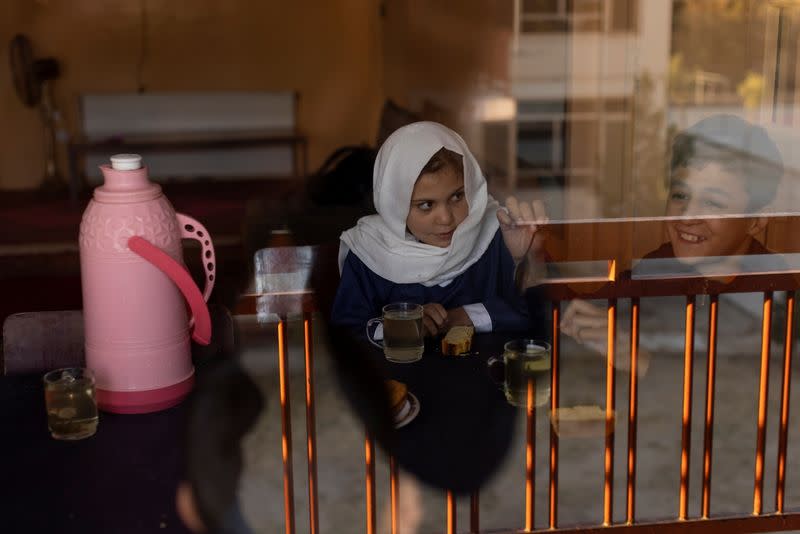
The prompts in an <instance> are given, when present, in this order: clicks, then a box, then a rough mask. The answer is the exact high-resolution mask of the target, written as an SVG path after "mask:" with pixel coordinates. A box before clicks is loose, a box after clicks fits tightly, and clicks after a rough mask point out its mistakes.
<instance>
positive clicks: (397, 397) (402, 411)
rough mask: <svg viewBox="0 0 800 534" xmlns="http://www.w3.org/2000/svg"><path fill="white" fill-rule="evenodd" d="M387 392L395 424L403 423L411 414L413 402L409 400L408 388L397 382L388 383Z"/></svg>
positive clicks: (390, 381)
mask: <svg viewBox="0 0 800 534" xmlns="http://www.w3.org/2000/svg"><path fill="white" fill-rule="evenodd" d="M386 391H387V392H388V393H389V407H390V409H391V412H392V421H393V422H394V424H397V423H399V422H401V421H402V420H403V419H405V418H406V416H408V414H409V412H411V402H409V400H408V388H407V387H406V385H405V384H403V383H402V382H398V381H397V380H387V381H386Z"/></svg>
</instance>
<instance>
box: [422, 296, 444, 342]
mask: <svg viewBox="0 0 800 534" xmlns="http://www.w3.org/2000/svg"><path fill="white" fill-rule="evenodd" d="M446 325H447V310H445V309H444V306H442V305H441V304H439V303H438V302H429V303H428V304H425V305H423V306H422V329H423V330H424V331H425V335H426V336H436V335H439V332H441V331H442V329H444V328H445V327H446Z"/></svg>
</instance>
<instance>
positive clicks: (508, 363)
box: [503, 339, 550, 407]
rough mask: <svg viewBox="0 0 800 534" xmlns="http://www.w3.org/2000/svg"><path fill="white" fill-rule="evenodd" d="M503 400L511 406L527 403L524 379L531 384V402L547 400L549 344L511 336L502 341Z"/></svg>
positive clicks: (542, 402) (538, 402) (548, 396)
mask: <svg viewBox="0 0 800 534" xmlns="http://www.w3.org/2000/svg"><path fill="white" fill-rule="evenodd" d="M503 360H504V361H505V381H504V383H503V391H504V393H505V395H506V400H508V402H509V403H511V404H513V405H514V406H523V407H524V406H527V400H528V380H532V381H533V384H534V391H535V398H534V405H535V406H542V405H543V404H547V401H548V400H549V399H550V345H549V344H548V343H545V342H544V341H535V340H532V339H515V340H513V341H509V342H508V343H506V344H505V352H504V353H503Z"/></svg>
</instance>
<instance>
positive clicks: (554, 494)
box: [549, 302, 561, 529]
mask: <svg viewBox="0 0 800 534" xmlns="http://www.w3.org/2000/svg"><path fill="white" fill-rule="evenodd" d="M560 316H561V309H560V305H559V303H558V302H553V317H552V324H553V334H552V339H553V346H552V352H551V354H550V360H551V365H550V421H551V422H552V421H555V418H556V410H558V382H559V380H558V378H559V376H558V374H559V369H558V356H559V354H558V353H559V350H561V347H560V343H561V339H560V332H561V330H560V328H559V322H560V321H561V317H560ZM549 497H550V521H549V522H550V525H549V526H550V528H551V529H555V528H557V527H558V434H556V431H555V428H554V427H553V425H552V423H551V425H550V489H549Z"/></svg>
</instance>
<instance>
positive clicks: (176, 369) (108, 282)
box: [80, 154, 215, 413]
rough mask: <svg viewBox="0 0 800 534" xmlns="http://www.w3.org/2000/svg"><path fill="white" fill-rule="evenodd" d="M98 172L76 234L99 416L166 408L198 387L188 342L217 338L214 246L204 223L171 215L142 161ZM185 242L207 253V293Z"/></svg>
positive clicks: (117, 162)
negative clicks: (211, 306) (189, 264)
mask: <svg viewBox="0 0 800 534" xmlns="http://www.w3.org/2000/svg"><path fill="white" fill-rule="evenodd" d="M100 169H101V170H102V172H103V177H104V184H103V185H101V186H99V187H97V188H96V189H95V190H94V198H93V199H92V200H91V201H90V202H89V205H88V206H87V208H86V211H85V212H84V213H83V219H82V220H81V228H80V258H81V284H82V286H83V288H82V289H83V315H84V328H85V343H86V365H87V367H89V368H90V369H92V371H94V374H95V379H96V385H97V403H98V406H99V407H100V409H102V410H105V411H108V412H116V413H145V412H154V411H158V410H163V409H166V408H169V407H171V406H174V405H176V404H178V403H179V402H180V401H181V400H183V398H184V397H186V395H188V394H189V392H190V391H191V389H192V385H193V384H194V367H193V366H192V360H191V353H190V338H191V339H193V340H194V341H195V342H197V343H200V344H208V343H209V341H210V338H211V320H210V317H209V313H208V307H207V306H206V301H207V300H208V297H209V295H210V294H211V290H212V288H213V287H214V272H215V271H214V265H215V258H214V246H213V244H212V243H211V236H210V235H208V231H206V229H205V228H204V227H203V225H202V224H200V223H199V222H197V221H196V220H195V219H192V218H191V217H189V216H187V215H184V214H182V213H175V210H174V209H173V208H172V205H171V204H170V203H169V200H167V198H166V197H165V196H164V195H163V193H162V192H161V186H159V185H158V184H154V183H152V182H150V180H149V179H148V177H147V168H146V167H144V166H142V158H141V157H140V156H138V155H136V154H119V155H116V156H112V158H111V165H102V166H101V167H100ZM185 238H189V239H196V240H197V241H199V242H200V245H201V254H202V257H203V265H204V267H205V289H204V290H203V293H202V294H201V293H200V290H199V289H198V288H197V286H196V285H195V283H194V281H193V280H192V278H191V276H190V275H189V272H188V271H187V270H186V267H185V265H184V263H183V251H182V248H181V239H185ZM187 307H188V309H189V312H188V313H187ZM189 314H191V317H190V315H189Z"/></svg>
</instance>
